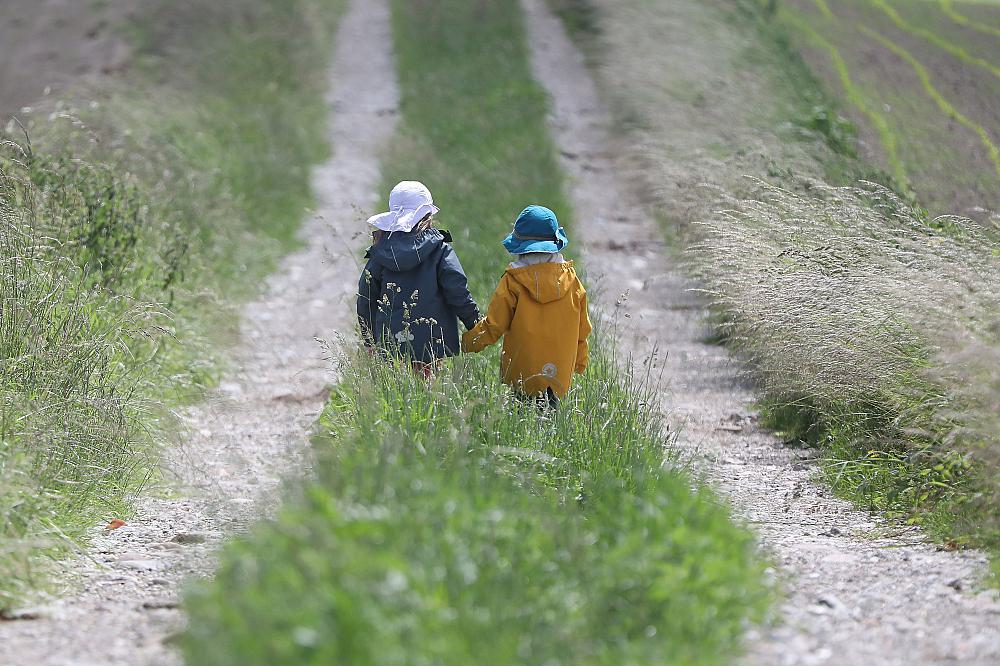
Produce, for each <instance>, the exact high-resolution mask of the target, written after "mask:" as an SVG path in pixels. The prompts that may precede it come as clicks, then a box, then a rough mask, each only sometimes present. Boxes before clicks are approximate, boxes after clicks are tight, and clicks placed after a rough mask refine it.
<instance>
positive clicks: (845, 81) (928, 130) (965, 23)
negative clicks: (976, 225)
mask: <svg viewBox="0 0 1000 666" xmlns="http://www.w3.org/2000/svg"><path fill="white" fill-rule="evenodd" d="M778 7H779V9H778V12H777V13H778V19H779V20H781V21H782V22H783V23H784V24H785V25H786V26H787V28H788V32H789V34H790V35H791V37H792V41H793V44H794V45H795V47H796V48H798V49H800V50H801V52H802V53H803V55H804V57H805V59H806V62H807V63H808V64H809V66H810V67H811V68H812V69H813V71H815V72H817V73H818V74H819V76H820V77H821V79H822V80H823V82H824V84H825V87H826V88H827V89H828V90H830V91H831V92H832V94H834V95H835V96H836V97H837V98H838V99H839V100H840V101H841V104H842V106H841V108H842V109H843V110H844V112H845V113H846V114H847V115H848V117H850V119H851V121H852V122H853V123H854V124H855V125H856V126H857V127H858V129H859V132H860V136H859V139H860V140H859V148H860V152H861V154H862V156H863V157H864V158H865V159H868V160H870V161H872V162H874V163H876V164H879V165H880V166H881V167H882V168H883V169H885V170H886V171H887V172H888V173H890V174H892V176H893V177H894V179H895V181H896V183H897V184H898V186H899V188H900V190H901V191H903V192H909V191H912V193H913V195H914V196H915V197H916V199H917V200H918V201H919V202H920V203H921V204H922V205H924V206H926V207H927V208H928V209H929V210H930V211H931V213H933V214H938V215H939V214H944V213H948V214H957V215H965V216H970V217H974V218H976V219H980V220H984V219H991V217H992V219H994V220H995V219H996V211H997V210H998V208H1000V148H998V146H1000V115H998V109H1000V57H998V54H1000V41H998V40H1000V28H998V26H1000V4H997V3H981V2H980V3H968V2H947V1H946V2H938V1H929V0H928V1H917V2H907V1H899V0H845V1H841V2H829V3H828V2H824V1H823V0H795V1H794V2H782V3H779V4H778Z"/></svg>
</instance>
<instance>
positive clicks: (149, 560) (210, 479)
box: [0, 0, 398, 666]
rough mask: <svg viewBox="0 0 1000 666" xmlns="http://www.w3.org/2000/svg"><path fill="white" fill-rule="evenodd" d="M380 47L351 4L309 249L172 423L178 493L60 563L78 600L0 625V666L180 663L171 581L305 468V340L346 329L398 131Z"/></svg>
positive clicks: (309, 388) (312, 354) (289, 263)
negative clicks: (172, 640)
mask: <svg viewBox="0 0 1000 666" xmlns="http://www.w3.org/2000/svg"><path fill="white" fill-rule="evenodd" d="M390 44H391V36H390V33H389V20H388V10H387V8H386V5H385V3H384V2H381V1H375V0H354V2H352V3H351V8H350V10H349V11H348V12H347V14H346V16H345V17H344V18H343V22H342V24H341V27H340V30H339V34H338V36H337V41H336V49H337V50H336V54H335V58H334V63H333V67H332V70H331V90H332V93H331V96H330V98H329V101H330V104H331V107H332V111H333V113H332V117H331V125H330V131H331V136H330V141H331V143H332V145H333V148H334V154H333V156H332V158H331V159H330V160H329V162H327V163H326V164H324V165H323V166H322V167H320V168H318V169H317V170H316V172H315V177H314V179H315V191H316V193H317V196H318V199H319V203H320V208H319V210H318V211H317V214H316V215H315V216H314V217H313V218H312V219H310V220H309V221H308V222H306V223H305V224H304V225H303V229H302V232H301V234H302V237H303V238H304V239H305V240H306V241H307V246H306V247H305V248H304V249H303V250H301V251H299V252H296V253H295V254H293V255H291V256H289V257H288V258H287V259H286V260H285V261H284V263H283V264H282V266H281V269H280V271H279V272H278V273H277V274H276V275H275V276H274V277H273V278H272V279H271V280H270V281H269V282H268V285H267V289H266V295H265V296H263V297H262V298H261V299H260V300H258V301H257V302H254V303H251V304H249V305H247V306H246V308H245V309H244V313H243V322H242V336H241V337H242V342H241V343H240V346H239V348H238V349H237V350H235V353H234V357H235V362H234V364H233V365H234V368H235V370H234V371H233V372H232V373H230V376H229V377H227V378H226V379H225V380H224V381H223V382H222V383H221V385H220V390H219V391H218V392H216V394H215V395H213V396H212V397H211V398H210V399H209V400H208V401H206V402H205V404H203V405H201V406H199V407H196V408H194V409H190V410H187V411H186V412H185V413H184V414H182V415H181V418H182V420H183V421H185V422H186V423H187V425H188V426H189V428H190V432H191V433H192V435H191V438H190V439H189V441H188V442H187V444H186V445H184V446H183V447H179V448H177V449H176V450H174V451H171V452H170V453H169V454H168V460H167V461H166V468H167V473H168V475H172V476H173V477H174V478H176V479H177V481H178V483H177V484H172V485H173V490H176V491H179V492H180V494H181V495H182V496H181V497H170V498H163V499H157V498H147V499H144V500H142V501H141V504H140V506H139V509H138V511H137V513H136V515H135V516H133V517H132V518H131V519H130V520H129V525H128V526H126V527H123V528H121V529H119V530H116V531H114V532H110V533H107V534H104V533H103V530H102V531H101V532H102V533H101V534H98V535H97V536H96V537H95V539H94V542H93V547H92V549H91V550H90V552H88V553H87V554H86V556H85V557H81V558H79V559H78V560H77V561H75V562H73V563H71V566H72V569H73V571H74V574H76V575H77V576H78V579H79V580H78V582H79V586H78V588H77V589H78V591H77V592H75V593H73V594H70V595H69V596H67V597H65V598H63V599H61V600H58V601H56V602H54V603H51V604H49V605H47V606H45V607H42V608H39V609H36V611H35V612H33V613H29V614H26V619H23V620H19V621H11V622H0V664H4V665H5V666H21V665H23V666H40V665H43V664H50V665H68V664H74V665H88V666H89V665H93V666H98V665H100V666H108V665H111V664H130V665H134V664H143V663H151V664H162V663H174V662H176V661H178V657H177V655H176V654H175V653H174V652H173V651H172V650H171V649H170V647H169V645H168V644H165V643H164V640H165V639H167V638H169V636H170V635H172V634H173V633H175V632H177V631H178V630H179V629H180V628H181V627H182V626H183V617H182V615H181V613H180V612H179V610H178V609H177V599H178V595H179V587H180V585H181V582H182V581H183V580H184V579H186V578H188V577H190V576H202V575H208V574H210V572H211V571H212V570H213V568H214V557H213V553H214V552H215V550H216V549H217V547H218V546H219V544H220V541H221V539H222V538H223V537H225V536H227V535H229V534H232V533H233V532H234V531H238V530H240V529H243V528H244V527H245V526H247V525H248V524H249V523H250V522H251V521H252V520H253V519H255V518H259V517H260V515H261V514H266V513H267V512H268V510H269V509H271V508H272V507H273V506H274V504H275V499H276V491H277V490H278V489H279V487H280V478H281V477H282V476H283V475H288V474H294V473H297V472H301V471H302V470H303V469H304V468H305V467H306V466H307V464H308V463H307V460H306V445H307V436H308V433H309V431H310V429H311V427H312V425H313V423H314V422H315V419H316V416H317V414H318V412H319V410H320V409H321V408H322V406H323V403H324V398H325V395H326V393H325V388H326V386H327V385H328V384H329V383H330V371H329V364H328V363H327V362H326V361H324V359H323V352H322V349H321V347H320V345H319V344H318V343H317V342H316V341H315V339H314V338H315V337H330V336H331V335H332V334H333V333H334V332H335V331H338V330H339V331H345V330H348V329H349V328H350V327H351V326H352V322H353V318H352V317H351V316H350V310H349V306H348V303H347V302H348V301H349V300H350V298H351V297H352V296H353V295H354V293H355V290H356V287H355V284H354V281H353V278H352V279H346V276H348V275H351V276H353V275H355V274H356V271H357V264H356V263H355V257H356V256H358V250H359V248H360V246H361V245H363V244H364V242H365V240H366V238H365V237H364V236H363V234H364V226H363V224H362V223H361V222H360V220H359V218H360V217H361V214H360V213H359V212H358V209H359V208H360V207H362V206H364V207H365V208H367V207H369V205H370V204H372V203H374V201H375V200H376V196H377V193H376V191H375V188H376V187H377V185H378V179H379V169H378V160H377V156H378V152H379V149H380V147H381V146H382V145H383V143H384V142H385V141H386V140H387V138H388V136H389V135H390V133H391V132H392V130H393V127H394V124H395V123H394V121H395V116H396V109H397V105H398V92H397V86H396V82H395V80H394V76H395V66H394V63H393V60H392V54H391V53H390V48H391V47H390ZM164 494H165V493H164ZM174 494H177V493H174ZM35 614H37V615H38V618H37V619H27V618H28V617H31V616H33V615H35Z"/></svg>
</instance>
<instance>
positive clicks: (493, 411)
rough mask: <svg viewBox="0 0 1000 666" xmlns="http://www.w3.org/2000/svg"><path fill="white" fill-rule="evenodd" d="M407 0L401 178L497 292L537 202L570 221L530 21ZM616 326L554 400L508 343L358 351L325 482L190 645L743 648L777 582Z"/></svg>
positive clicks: (426, 657) (374, 659)
mask: <svg viewBox="0 0 1000 666" xmlns="http://www.w3.org/2000/svg"><path fill="white" fill-rule="evenodd" d="M393 10H394V11H393V14H394V31H395V46H396V53H397V57H398V62H399V65H398V66H399V72H400V79H401V85H402V91H403V100H402V109H403V118H402V126H401V128H400V130H399V136H398V137H397V140H396V141H395V142H394V144H393V148H392V149H391V150H390V151H389V154H388V155H387V156H386V157H385V161H384V166H383V173H384V183H385V185H386V189H388V187H389V186H390V185H392V184H394V183H395V182H396V181H397V180H399V179H402V178H419V179H420V180H423V181H424V182H426V183H427V184H428V186H429V187H430V188H431V190H432V191H433V192H434V193H435V198H436V200H437V202H438V203H439V205H440V206H441V209H442V213H441V214H440V216H439V221H440V223H441V224H442V226H445V227H449V228H450V229H451V230H452V231H453V233H454V234H455V238H456V242H455V248H456V250H457V252H458V253H459V255H460V256H461V258H462V261H463V264H464V265H465V266H466V268H467V269H468V272H469V276H470V279H471V282H472V284H473V285H474V286H475V287H476V289H475V291H476V292H477V295H478V296H479V297H480V299H483V298H485V297H487V296H488V294H489V293H490V292H491V291H492V287H493V286H494V285H495V283H496V281H497V280H498V279H499V276H500V274H501V273H502V270H503V267H504V265H505V264H506V262H507V261H508V260H509V258H508V257H507V255H506V254H505V253H504V251H503V249H502V247H501V246H500V240H501V239H502V238H503V236H504V235H505V234H506V232H507V231H508V230H509V228H510V225H511V223H512V220H513V218H514V217H515V216H516V215H517V213H518V212H519V211H520V210H521V208H522V207H523V206H524V205H526V204H528V203H532V202H538V203H545V204H548V205H550V206H552V207H553V208H554V209H555V210H556V211H557V212H558V213H559V214H560V215H561V217H562V218H563V220H564V221H565V222H567V223H569V222H571V217H572V215H571V213H570V211H569V210H568V207H567V205H566V202H565V199H564V195H563V192H562V182H561V176H560V174H559V171H558V169H557V167H556V162H555V159H554V146H553V145H552V143H551V139H550V138H549V137H548V135H547V132H546V124H545V122H546V116H545V111H546V102H545V97H544V93H543V92H542V91H541V89H540V88H539V87H538V86H537V85H536V84H535V83H534V82H533V81H532V79H531V76H530V72H529V68H528V63H527V60H526V59H527V51H526V48H525V43H524V33H523V29H522V25H521V20H522V17H521V14H520V11H519V9H518V6H517V4H516V3H468V2H465V0H440V1H438V2H434V3H411V2H408V1H405V0H397V1H396V2H394V3H393ZM415 34H419V35H421V38H420V39H418V40H415V39H413V35H415ZM429 44H430V45H433V47H432V48H428V45H429ZM568 226H569V227H570V229H571V231H570V233H571V234H572V226H571V224H570V225H568ZM613 338H614V331H613V330H612V329H609V328H607V327H605V328H604V329H603V330H600V331H599V333H598V334H597V339H596V340H595V344H594V347H595V348H594V352H593V355H592V358H593V364H592V366H591V368H590V369H589V370H588V372H587V374H586V375H585V376H584V377H582V378H581V379H580V380H579V381H578V384H577V386H576V387H575V388H574V389H573V391H572V392H571V394H570V396H569V397H568V398H567V399H566V400H565V401H564V403H563V405H562V406H561V407H560V410H559V411H558V412H557V413H555V414H548V415H545V416H540V415H539V414H538V413H537V412H536V411H535V410H533V409H525V407H523V406H522V405H521V404H520V403H519V402H518V401H517V400H515V399H513V398H512V396H511V395H510V394H509V393H508V391H507V389H506V388H505V387H503V386H502V385H501V384H500V383H499V381H498V374H499V373H498V367H497V357H496V355H495V354H494V355H484V356H480V357H462V358H460V359H457V360H455V361H452V362H450V363H449V365H448V368H447V370H446V371H445V372H443V373H442V374H441V375H440V376H439V377H437V378H436V379H435V380H434V381H432V382H430V383H426V382H423V381H421V380H418V379H417V378H415V377H414V376H413V374H412V373H411V372H410V371H409V370H408V368H406V367H397V366H379V365H374V364H373V363H372V361H371V359H370V358H368V357H363V358H354V357H353V355H351V354H348V356H349V358H348V362H347V363H345V365H344V367H343V375H342V378H341V383H340V384H339V386H338V389H337V391H336V392H335V394H334V397H333V399H332V400H331V403H330V405H329V407H328V409H327V410H326V413H325V414H324V416H323V418H322V420H321V428H320V436H319V437H318V438H317V439H316V446H315V448H316V456H317V464H316V470H315V475H316V476H315V479H312V480H309V481H307V482H305V486H304V488H302V489H301V492H300V493H298V494H297V496H296V497H294V498H292V499H291V500H290V501H289V502H288V504H287V505H286V507H285V508H284V509H283V510H282V511H281V512H280V514H279V516H278V517H277V519H276V520H275V521H273V522H269V523H266V524H262V525H259V526H258V527H257V528H256V529H255V530H254V531H253V533H252V534H251V535H249V536H248V537H246V538H244V539H240V540H237V541H235V542H233V543H231V544H230V545H229V546H228V547H227V548H226V550H225V552H224V554H223V558H222V559H223V563H222V567H221V569H220V571H219V573H218V575H217V577H216V579H215V581H214V582H211V583H206V584H200V585H196V586H194V587H193V588H192V589H191V590H190V593H189V595H188V597H187V607H188V610H189V612H190V616H191V622H190V629H189V630H188V632H187V633H186V635H185V636H184V639H183V646H184V653H185V656H186V658H187V660H188V663H189V664H192V665H198V664H213V665H219V664H329V663H350V664H380V665H383V664H407V665H412V664H468V663H470V662H473V661H476V660H485V661H488V662H489V663H490V664H522V663H539V664H541V663H545V664H588V663H594V664H599V663H607V664H612V663H615V664H617V663H628V664H664V663H666V664H729V663H732V659H733V655H734V654H735V653H736V652H738V649H739V640H740V637H741V635H742V632H743V631H744V629H745V628H746V626H747V623H748V621H754V620H759V619H761V617H762V615H763V613H764V611H765V608H766V606H767V604H768V601H769V598H770V591H769V589H768V588H767V586H766V585H765V582H764V576H763V568H764V563H763V562H762V561H761V560H760V559H759V558H758V556H757V553H756V548H755V545H754V542H753V539H752V537H751V535H750V533H749V532H748V531H746V530H744V529H743V528H741V527H737V526H735V525H734V524H733V523H732V522H731V519H730V515H729V512H728V510H727V509H726V508H725V507H724V506H723V505H722V504H721V502H720V501H719V499H718V498H717V497H715V496H714V495H713V494H711V493H710V492H709V491H707V490H705V489H703V488H700V487H698V486H696V485H695V484H693V483H692V480H691V479H690V478H689V477H688V476H687V474H686V473H685V472H684V471H682V470H681V469H679V468H678V467H677V466H676V464H675V461H671V462H668V463H667V464H666V465H665V463H664V461H665V458H670V455H669V449H668V446H669V436H668V433H667V431H666V426H665V425H664V424H663V423H662V422H661V420H660V417H659V415H658V414H657V413H656V408H655V406H654V405H656V404H657V401H656V400H655V399H653V396H652V391H654V390H655V388H656V387H655V385H654V384H655V378H650V377H631V376H629V375H627V374H625V373H624V372H623V371H622V370H621V364H619V363H617V360H618V359H616V358H615V354H616V352H615V346H614V339H613Z"/></svg>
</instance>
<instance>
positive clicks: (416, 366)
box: [413, 358, 444, 380]
mask: <svg viewBox="0 0 1000 666" xmlns="http://www.w3.org/2000/svg"><path fill="white" fill-rule="evenodd" d="M442 370H444V359H441V358H439V359H437V360H436V361H433V362H432V363H424V362H423V361H413V372H415V373H416V374H417V375H419V376H420V377H421V378H422V379H426V380H431V379H433V378H434V375H436V374H437V373H439V372H441V371H442Z"/></svg>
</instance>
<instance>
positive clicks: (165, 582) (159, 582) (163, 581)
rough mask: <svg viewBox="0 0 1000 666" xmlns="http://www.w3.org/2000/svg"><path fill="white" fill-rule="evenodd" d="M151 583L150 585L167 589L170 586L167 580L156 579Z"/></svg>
mask: <svg viewBox="0 0 1000 666" xmlns="http://www.w3.org/2000/svg"><path fill="white" fill-rule="evenodd" d="M149 583H150V585H160V586H161V587H166V586H167V585H170V581H169V580H167V579H166V578H154V579H153V580H151V581H149Z"/></svg>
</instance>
